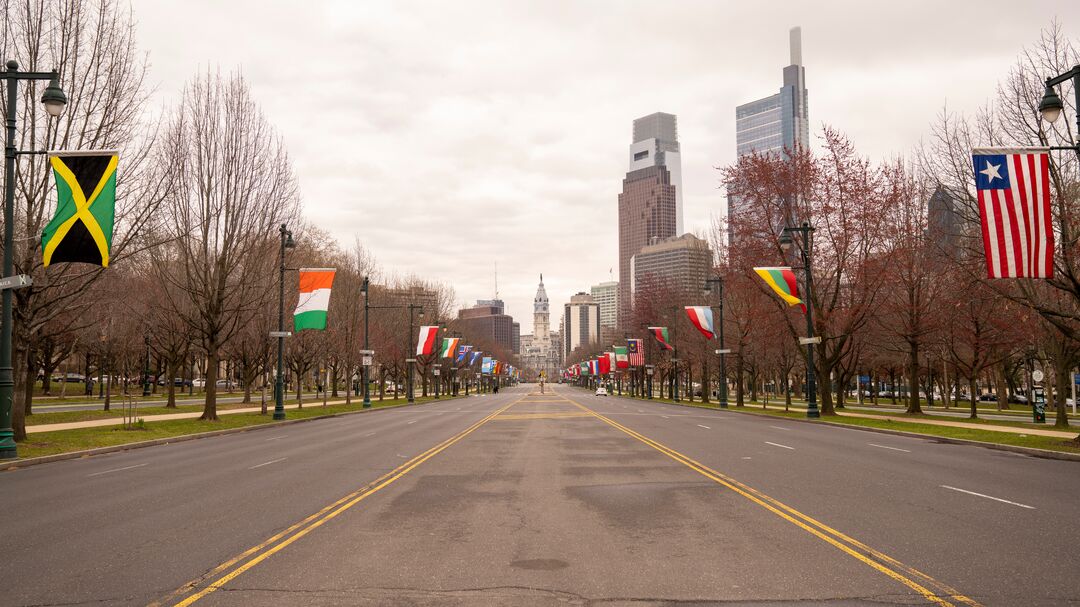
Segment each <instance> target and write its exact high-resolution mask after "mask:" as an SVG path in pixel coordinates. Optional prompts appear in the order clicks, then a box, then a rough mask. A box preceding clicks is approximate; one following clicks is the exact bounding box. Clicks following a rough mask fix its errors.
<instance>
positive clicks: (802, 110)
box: [735, 27, 810, 156]
mask: <svg viewBox="0 0 1080 607" xmlns="http://www.w3.org/2000/svg"><path fill="white" fill-rule="evenodd" d="M790 43H791V65H789V66H787V67H785V68H784V85H783V86H782V87H780V92H778V93H776V94H774V95H769V96H768V97H764V98H762V99H757V100H755V101H751V102H749V103H744V104H742V105H740V106H738V107H736V108H735V145H736V151H737V152H738V154H739V156H742V155H743V154H749V153H751V152H758V153H762V154H763V153H768V152H777V153H779V152H783V151H784V149H785V148H786V149H792V148H794V147H796V146H800V147H805V146H806V145H808V144H809V141H810V119H809V115H808V112H807V92H806V70H805V68H804V67H803V65H802V30H801V29H800V28H798V27H794V28H792V29H791V32H790Z"/></svg>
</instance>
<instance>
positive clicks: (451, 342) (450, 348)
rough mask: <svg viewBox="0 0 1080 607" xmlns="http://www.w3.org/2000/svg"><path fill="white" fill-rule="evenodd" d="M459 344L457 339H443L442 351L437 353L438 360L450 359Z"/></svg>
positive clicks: (459, 340)
mask: <svg viewBox="0 0 1080 607" xmlns="http://www.w3.org/2000/svg"><path fill="white" fill-rule="evenodd" d="M460 342H461V339H460V338H457V337H444V338H443V340H442V350H440V351H439V358H450V357H451V356H453V355H454V352H456V351H457V347H458V343H460Z"/></svg>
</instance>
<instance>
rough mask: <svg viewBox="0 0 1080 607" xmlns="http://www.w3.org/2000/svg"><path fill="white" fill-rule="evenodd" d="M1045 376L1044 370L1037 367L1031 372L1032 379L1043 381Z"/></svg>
mask: <svg viewBox="0 0 1080 607" xmlns="http://www.w3.org/2000/svg"><path fill="white" fill-rule="evenodd" d="M1043 377H1044V376H1043V372H1042V371H1040V370H1039V369H1035V372H1034V373H1032V374H1031V379H1033V380H1035V381H1042V380H1043Z"/></svg>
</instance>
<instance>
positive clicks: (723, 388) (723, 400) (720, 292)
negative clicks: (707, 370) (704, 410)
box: [705, 274, 728, 409]
mask: <svg viewBox="0 0 1080 607" xmlns="http://www.w3.org/2000/svg"><path fill="white" fill-rule="evenodd" d="M713 285H715V286H716V297H717V301H718V302H719V303H717V305H716V307H717V309H718V310H719V312H720V318H719V320H718V321H717V322H718V323H719V328H718V330H717V339H718V340H719V342H718V343H719V345H720V349H718V350H717V351H716V352H717V355H718V356H719V357H720V385H719V386H718V388H719V390H720V392H719V397H720V408H721V409H727V406H728V402H727V367H726V364H725V362H726V358H727V352H725V351H724V278H723V277H722V276H720V275H719V274H717V275H716V278H709V279H707V280H706V281H705V292H706V293H711V292H712V290H713ZM705 383H708V382H707V381H706V382H705ZM705 389H706V390H708V388H707V387H706V388H705Z"/></svg>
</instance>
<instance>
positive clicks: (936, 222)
mask: <svg viewBox="0 0 1080 607" xmlns="http://www.w3.org/2000/svg"><path fill="white" fill-rule="evenodd" d="M926 207H927V208H926V211H927V213H926V215H927V216H926V220H927V221H926V224H927V225H926V236H927V240H928V241H929V242H930V244H931V245H933V246H934V247H936V248H937V249H938V250H939V251H941V252H942V253H945V254H947V255H949V256H954V255H956V252H957V248H958V247H959V245H960V233H961V231H962V229H963V218H962V217H961V215H960V200H959V198H958V197H957V196H956V195H955V194H954V193H952V192H950V191H949V190H948V189H947V188H945V187H943V186H938V187H937V189H936V190H934V193H933V195H931V196H930V199H929V200H927V201H926Z"/></svg>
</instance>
